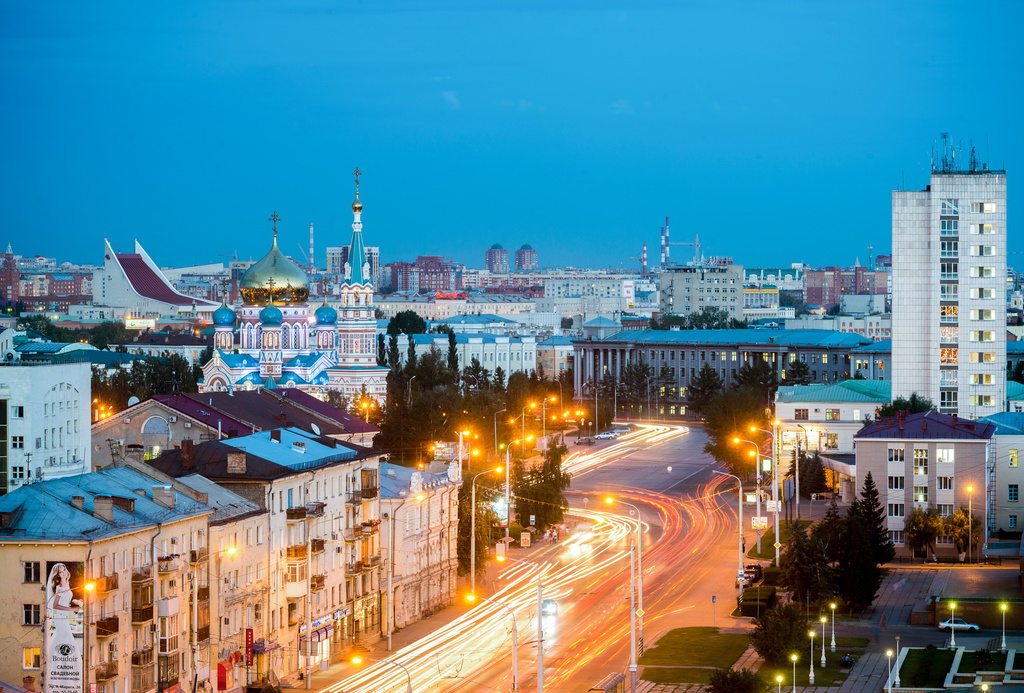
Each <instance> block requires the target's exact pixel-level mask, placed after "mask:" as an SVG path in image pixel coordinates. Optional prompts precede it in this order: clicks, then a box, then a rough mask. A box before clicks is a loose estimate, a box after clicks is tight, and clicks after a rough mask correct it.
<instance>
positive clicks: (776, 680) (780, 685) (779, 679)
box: [775, 674, 782, 693]
mask: <svg viewBox="0 0 1024 693" xmlns="http://www.w3.org/2000/svg"><path fill="white" fill-rule="evenodd" d="M775 682H776V683H777V684H779V687H778V689H777V690H776V693H782V674H778V675H777V676H776V677H775Z"/></svg>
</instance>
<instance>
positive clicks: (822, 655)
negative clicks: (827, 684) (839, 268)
mask: <svg viewBox="0 0 1024 693" xmlns="http://www.w3.org/2000/svg"><path fill="white" fill-rule="evenodd" d="M827 621H828V619H827V618H825V617H824V616H822V617H821V668H822V669H824V668H825V623H826V622H827Z"/></svg>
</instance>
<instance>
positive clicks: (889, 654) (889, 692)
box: [885, 650, 892, 693]
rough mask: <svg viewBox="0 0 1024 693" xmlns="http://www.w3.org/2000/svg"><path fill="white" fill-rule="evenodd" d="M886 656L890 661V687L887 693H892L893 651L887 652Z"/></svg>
mask: <svg viewBox="0 0 1024 693" xmlns="http://www.w3.org/2000/svg"><path fill="white" fill-rule="evenodd" d="M885 656H886V658H887V659H888V660H889V678H888V679H886V683H888V684H889V685H888V686H886V693H892V650H886V651H885Z"/></svg>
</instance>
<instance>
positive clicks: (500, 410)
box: [494, 409, 508, 457]
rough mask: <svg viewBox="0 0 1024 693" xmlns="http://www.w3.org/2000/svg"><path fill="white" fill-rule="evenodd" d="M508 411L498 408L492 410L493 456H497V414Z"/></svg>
mask: <svg viewBox="0 0 1024 693" xmlns="http://www.w3.org/2000/svg"><path fill="white" fill-rule="evenodd" d="M506 411H508V409H499V410H498V411H496V412H494V456H495V457H497V456H498V414H501V413H503V412H506Z"/></svg>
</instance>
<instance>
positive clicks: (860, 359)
mask: <svg viewBox="0 0 1024 693" xmlns="http://www.w3.org/2000/svg"><path fill="white" fill-rule="evenodd" d="M850 358H851V359H852V363H851V367H852V370H851V372H852V373H853V375H854V376H859V377H861V378H864V379H866V380H889V379H891V378H892V340H889V339H882V340H879V341H877V342H872V343H871V344H865V345H864V346H860V347H857V348H855V349H852V350H850Z"/></svg>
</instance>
